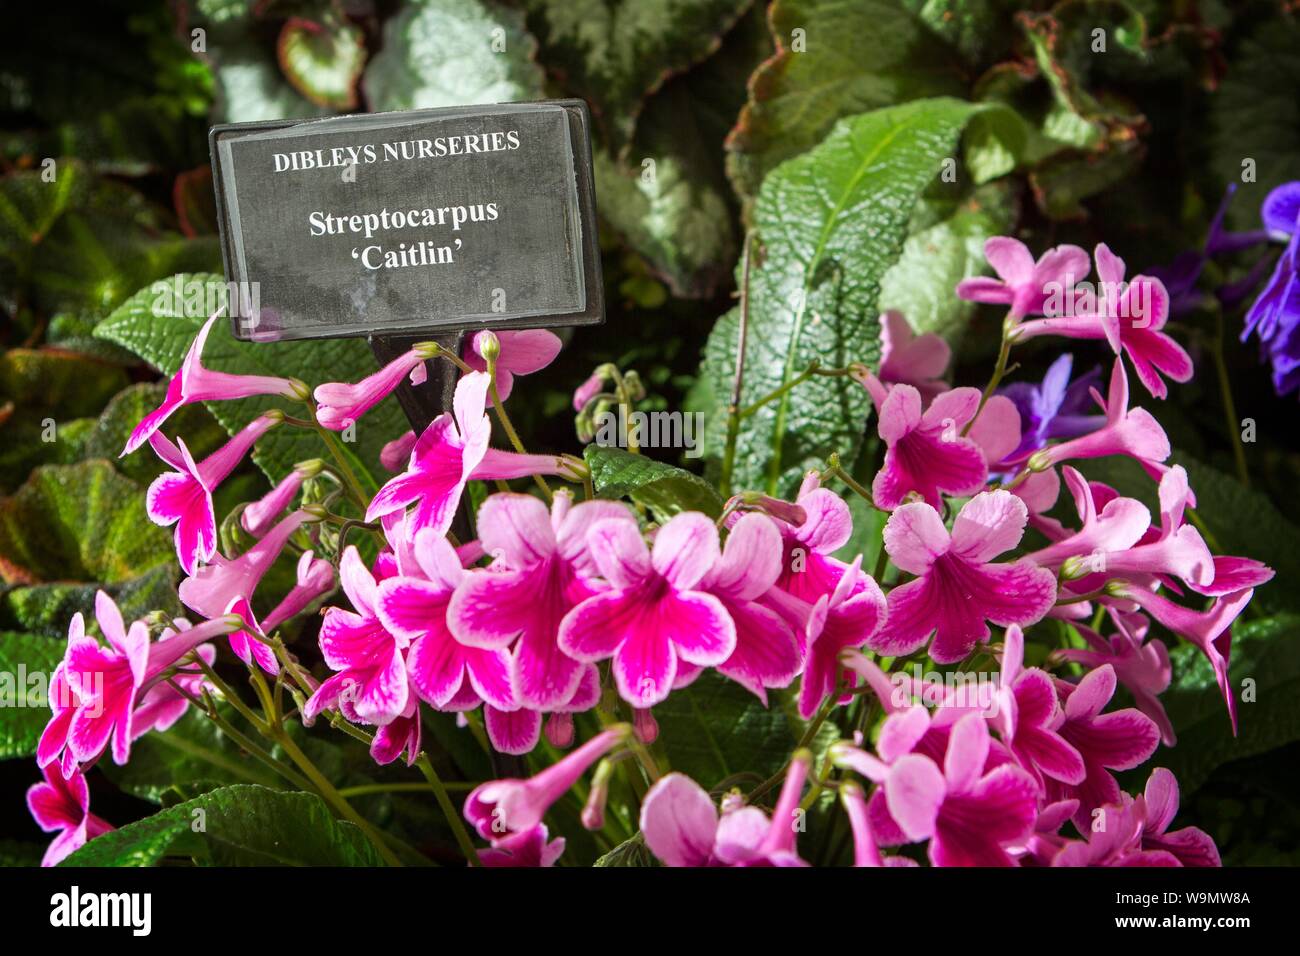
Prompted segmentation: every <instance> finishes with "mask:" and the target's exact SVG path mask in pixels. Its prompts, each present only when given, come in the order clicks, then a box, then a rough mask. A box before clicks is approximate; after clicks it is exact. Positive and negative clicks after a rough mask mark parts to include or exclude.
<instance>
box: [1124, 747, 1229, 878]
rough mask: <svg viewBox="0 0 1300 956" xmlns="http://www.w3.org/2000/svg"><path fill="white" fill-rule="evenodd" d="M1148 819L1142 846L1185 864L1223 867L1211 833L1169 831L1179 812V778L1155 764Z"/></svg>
mask: <svg viewBox="0 0 1300 956" xmlns="http://www.w3.org/2000/svg"><path fill="white" fill-rule="evenodd" d="M1143 800H1144V802H1145V803H1146V820H1145V821H1144V823H1143V826H1142V849H1144V850H1156V851H1159V850H1164V851H1165V852H1167V853H1171V854H1173V856H1174V857H1175V858H1176V859H1177V860H1178V862H1179V863H1181V864H1182V865H1183V866H1222V865H1223V864H1222V862H1221V861H1220V859H1219V848H1218V847H1217V846H1215V845H1214V840H1213V839H1212V838H1211V837H1210V835H1209V834H1208V833H1206V832H1205V831H1204V830H1201V829H1199V828H1197V827H1183V829H1181V830H1175V831H1174V832H1173V833H1169V832H1167V831H1168V829H1169V824H1171V823H1173V822H1174V817H1175V816H1177V815H1178V780H1177V778H1175V777H1174V775H1173V774H1172V773H1171V772H1170V771H1168V770H1166V769H1165V768H1164V767H1156V768H1155V769H1154V770H1152V771H1151V776H1150V778H1149V779H1148V780H1147V787H1146V792H1145V793H1144V794H1143Z"/></svg>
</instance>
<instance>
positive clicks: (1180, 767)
mask: <svg viewBox="0 0 1300 956" xmlns="http://www.w3.org/2000/svg"><path fill="white" fill-rule="evenodd" d="M1232 630H1233V634H1232V656H1231V661H1230V669H1229V672H1230V675H1231V678H1230V680H1229V686H1230V688H1231V689H1232V692H1233V693H1234V694H1236V695H1237V700H1238V704H1237V708H1238V714H1239V723H1240V734H1239V736H1237V737H1235V738H1234V737H1233V736H1232V727H1231V724H1230V723H1229V722H1228V713H1227V708H1226V705H1225V704H1224V701H1223V696H1222V694H1220V692H1219V686H1218V684H1217V683H1216V682H1215V679H1214V672H1213V670H1212V669H1211V668H1210V664H1209V662H1208V661H1207V660H1206V659H1205V655H1203V654H1202V653H1201V652H1200V651H1198V650H1197V649H1196V648H1194V647H1190V646H1189V645H1186V644H1183V645H1181V646H1179V647H1178V648H1176V649H1174V650H1173V651H1172V652H1171V654H1170V658H1171V660H1172V662H1173V666H1174V680H1173V683H1172V684H1171V685H1170V688H1169V690H1167V691H1166V692H1165V693H1164V694H1163V695H1162V696H1161V700H1162V702H1163V703H1164V705H1165V709H1166V710H1167V711H1168V713H1169V719H1170V720H1171V721H1172V722H1173V725H1174V730H1175V732H1176V733H1177V734H1178V744H1177V745H1176V746H1175V747H1172V748H1162V749H1161V750H1160V751H1159V752H1158V753H1157V754H1156V755H1155V756H1154V757H1153V758H1152V761H1153V764H1154V765H1155V766H1162V767H1168V768H1169V769H1170V770H1172V771H1173V772H1174V774H1175V776H1177V777H1178V782H1179V783H1180V784H1181V786H1182V787H1183V790H1184V792H1187V793H1190V792H1192V791H1193V790H1195V789H1196V788H1197V787H1199V786H1200V785H1201V784H1202V783H1203V782H1204V781H1205V779H1206V778H1207V777H1208V776H1209V775H1210V772H1211V771H1213V770H1214V768H1215V767H1218V766H1220V765H1221V764H1224V763H1227V762H1229V761H1231V760H1237V759H1240V758H1242V757H1249V756H1251V755H1253V754H1258V753H1264V752H1266V751H1269V750H1272V749H1273V748H1275V747H1280V746H1282V745H1283V744H1286V743H1290V742H1291V741H1293V740H1300V708H1297V707H1296V704H1295V702H1296V698H1297V695H1300V615H1296V614H1291V613H1288V614H1283V615H1279V616H1277V617H1271V618H1267V619H1264V620H1247V621H1245V623H1240V622H1239V623H1237V624H1236V625H1234V627H1233V629H1232ZM1247 680H1249V681H1251V682H1253V688H1252V692H1253V694H1254V696H1255V700H1254V701H1246V700H1243V699H1242V697H1243V692H1244V688H1243V683H1244V682H1245V681H1247Z"/></svg>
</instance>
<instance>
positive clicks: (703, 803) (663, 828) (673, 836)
mask: <svg viewBox="0 0 1300 956" xmlns="http://www.w3.org/2000/svg"><path fill="white" fill-rule="evenodd" d="M811 763H812V759H811V755H809V754H808V752H807V751H800V752H798V753H796V754H795V755H794V757H793V759H792V760H791V761H790V769H789V771H788V772H787V773H786V778H785V784H784V785H783V786H782V788H781V795H780V796H779V797H778V798H777V802H776V807H775V808H774V809H773V811H772V819H771V821H769V820H768V819H767V816H766V814H764V813H763V811H762V810H760V809H758V808H757V807H747V806H744V805H743V804H741V803H739V801H732V800H727V801H724V804H723V812H722V815H721V817H719V815H718V808H717V806H716V805H715V804H714V802H713V798H712V797H710V796H709V794H708V792H707V791H706V790H705V789H704V788H703V787H701V786H700V785H699V784H698V783H696V782H695V781H694V780H692V779H691V778H690V777H687V776H686V775H685V774H680V773H670V774H668V775H667V776H665V777H662V778H660V780H659V781H658V782H656V783H655V785H654V786H653V787H651V788H650V790H649V791H648V792H647V793H646V795H645V799H644V800H643V801H642V802H641V832H642V833H643V834H644V835H645V842H646V846H647V847H649V848H650V852H652V853H653V854H654V855H655V856H656V857H658V858H659V860H660V861H662V862H663V864H664V865H665V866H676V867H681V866H747V867H748V866H806V865H807V864H806V863H804V861H803V860H801V859H800V858H799V855H798V853H797V852H796V851H795V833H796V832H797V829H798V827H797V817H796V814H797V812H798V807H799V795H800V793H801V791H802V790H803V784H804V780H805V779H807V776H808V768H809V766H810V765H811Z"/></svg>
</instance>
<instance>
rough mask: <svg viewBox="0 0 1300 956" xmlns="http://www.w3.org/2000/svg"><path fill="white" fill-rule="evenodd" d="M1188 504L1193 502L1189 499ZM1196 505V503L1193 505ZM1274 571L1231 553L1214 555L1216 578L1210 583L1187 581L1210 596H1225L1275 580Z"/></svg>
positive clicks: (1259, 562)
mask: <svg viewBox="0 0 1300 956" xmlns="http://www.w3.org/2000/svg"><path fill="white" fill-rule="evenodd" d="M1188 504H1191V502H1190V501H1189V502H1188ZM1193 507H1195V505H1193ZM1273 575H1274V571H1273V569H1272V568H1270V567H1269V566H1268V565H1267V564H1264V563H1263V562H1262V561H1256V560H1255V559H1254V558H1234V557H1231V556H1229V555H1223V554H1216V555H1215V556H1214V579H1213V580H1212V581H1211V582H1210V583H1209V584H1196V583H1195V582H1192V581H1189V582H1187V583H1188V584H1189V585H1190V586H1191V588H1192V590H1193V591H1195V592H1197V593H1198V594H1205V595H1208V596H1210V597H1223V596H1224V595H1226V594H1231V593H1232V592H1233V591H1244V590H1246V589H1247V588H1257V587H1259V586H1260V585H1261V584H1267V583H1268V582H1269V581H1271V580H1273Z"/></svg>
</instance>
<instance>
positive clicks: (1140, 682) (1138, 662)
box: [1052, 608, 1178, 747]
mask: <svg viewBox="0 0 1300 956" xmlns="http://www.w3.org/2000/svg"><path fill="white" fill-rule="evenodd" d="M1110 616H1111V619H1112V620H1113V621H1114V622H1115V625H1116V633H1114V634H1112V635H1111V636H1110V637H1108V638H1107V637H1102V636H1101V635H1100V634H1098V633H1097V632H1096V631H1094V630H1093V629H1092V628H1090V627H1086V626H1084V625H1083V624H1079V623H1076V624H1075V630H1077V631H1078V632H1079V634H1080V635H1082V637H1083V639H1084V640H1085V641H1087V642H1088V647H1087V648H1073V647H1069V648H1063V649H1061V650H1056V651H1053V652H1052V657H1053V658H1056V659H1060V660H1067V661H1075V662H1077V663H1079V664H1083V665H1084V666H1085V667H1090V668H1097V667H1101V666H1102V665H1103V664H1109V665H1110V666H1111V668H1113V669H1114V671H1115V677H1116V679H1117V680H1118V681H1119V682H1120V683H1121V684H1123V685H1124V687H1126V688H1127V689H1128V692H1129V693H1130V694H1132V695H1133V702H1134V703H1135V704H1136V705H1137V708H1138V710H1140V711H1142V713H1144V714H1146V715H1147V716H1148V717H1150V718H1151V719H1152V721H1154V722H1155V725H1156V726H1157V727H1158V728H1160V739H1161V740H1162V741H1163V742H1164V745H1165V746H1166V747H1172V746H1174V744H1176V743H1177V742H1178V738H1177V736H1175V734H1174V725H1173V724H1172V723H1171V722H1170V720H1169V715H1168V714H1167V713H1165V708H1164V705H1163V704H1161V703H1160V695H1161V694H1162V693H1164V692H1165V691H1166V690H1167V689H1168V688H1169V683H1170V681H1171V680H1172V679H1173V670H1172V668H1171V667H1170V665H1169V651H1168V649H1166V647H1165V645H1164V642H1163V641H1159V640H1149V641H1146V642H1145V643H1143V641H1144V640H1145V639H1146V636H1147V632H1148V630H1149V629H1150V625H1149V623H1148V622H1147V619H1146V618H1145V617H1144V616H1143V615H1141V614H1124V613H1122V612H1120V611H1117V610H1116V609H1115V608H1111V609H1110Z"/></svg>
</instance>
